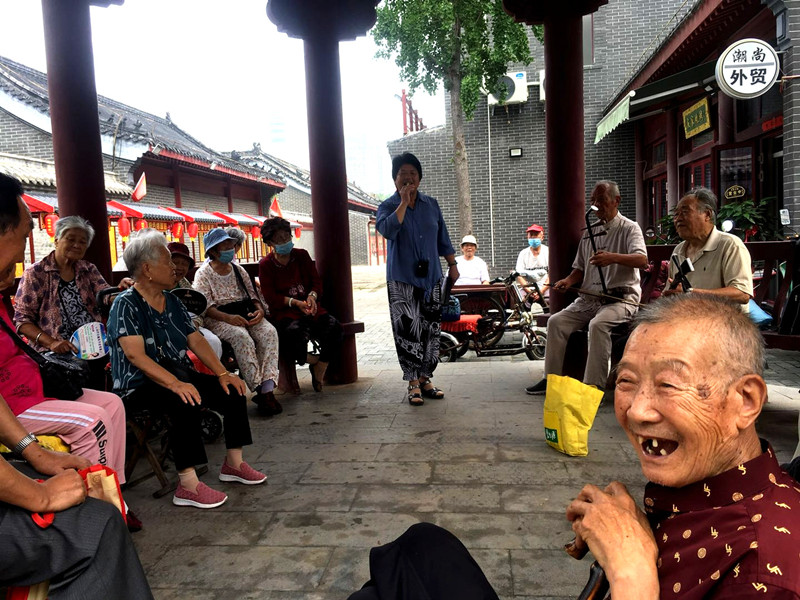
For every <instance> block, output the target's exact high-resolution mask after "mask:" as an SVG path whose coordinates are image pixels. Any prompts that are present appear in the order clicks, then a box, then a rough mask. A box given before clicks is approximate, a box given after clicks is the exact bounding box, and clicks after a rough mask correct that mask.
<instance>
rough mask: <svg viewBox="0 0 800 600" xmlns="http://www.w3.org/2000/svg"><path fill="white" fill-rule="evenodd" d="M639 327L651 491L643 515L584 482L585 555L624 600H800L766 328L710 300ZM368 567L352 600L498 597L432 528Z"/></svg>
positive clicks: (797, 507)
mask: <svg viewBox="0 0 800 600" xmlns="http://www.w3.org/2000/svg"><path fill="white" fill-rule="evenodd" d="M636 323H637V325H636V329H635V330H634V331H633V333H632V334H631V337H630V339H629V341H628V345H627V347H626V349H625V354H624V356H623V358H622V361H621V362H620V363H619V366H618V370H617V378H616V394H615V408H616V416H617V420H618V421H619V423H620V425H621V426H622V428H623V430H624V431H625V433H626V435H627V436H628V439H629V440H630V442H631V444H632V445H633V447H634V448H635V449H636V452H637V455H638V457H639V461H640V463H641V467H642V471H643V472H644V475H645V476H646V477H647V479H648V480H649V481H650V483H648V485H647V487H646V489H645V497H644V510H642V509H640V508H639V507H638V506H637V505H636V503H635V501H634V499H633V498H632V497H631V496H630V494H628V491H627V490H626V489H625V486H624V485H622V484H621V483H619V482H612V483H611V484H610V485H608V486H607V487H605V489H601V488H599V487H596V486H593V485H587V486H586V487H584V488H583V489H582V490H581V492H580V493H579V494H578V497H577V498H576V499H575V500H574V501H573V502H572V503H571V504H570V505H569V507H568V508H567V518H568V519H569V520H570V521H571V522H572V528H573V530H574V531H575V534H576V546H577V547H578V548H583V549H585V548H587V547H588V549H589V550H591V552H592V554H593V555H594V557H595V559H596V560H597V561H598V562H599V563H600V565H601V566H602V567H603V569H604V571H605V573H606V576H607V578H608V583H609V585H610V592H611V596H612V598H613V599H614V600H624V599H628V598H630V599H637V600H639V599H654V598H662V599H663V598H675V599H681V600H684V599H689V598H692V599H694V598H773V599H774V598H780V599H783V598H787V599H788V598H792V599H797V598H800V554H799V553H800V544H798V541H797V536H798V535H800V486H798V483H797V482H796V481H795V480H793V479H792V478H791V477H789V476H788V475H787V474H786V473H785V472H784V471H782V470H781V468H780V467H779V466H778V462H777V461H776V459H775V456H774V453H773V451H772V448H771V447H770V446H769V444H768V443H767V442H766V441H764V440H761V439H759V437H758V434H757V433H756V427H755V424H756V419H757V418H758V415H759V414H760V412H761V409H762V407H763V405H764V403H765V402H766V400H767V386H766V383H765V382H764V379H763V378H762V375H761V374H762V369H763V363H764V355H763V343H762V340H761V336H760V335H759V333H758V330H757V329H756V328H755V326H754V325H753V324H752V323H751V322H750V320H749V319H748V317H747V315H745V314H744V313H742V311H741V310H740V309H739V307H738V306H737V305H736V304H734V303H731V302H730V301H728V300H726V299H724V298H720V297H718V296H712V295H705V296H701V295H686V294H684V295H678V296H672V297H669V298H665V299H662V300H660V301H658V302H655V303H653V304H651V305H649V306H648V307H647V308H646V309H643V310H642V311H641V312H640V313H639V315H638V317H637V319H636ZM710 332H713V335H709V333H710ZM445 547H446V548H447V549H448V553H447V555H443V554H442V552H441V549H442V548H445ZM426 548H431V549H432V550H426ZM434 552H435V554H434ZM454 557H457V558H454ZM370 569H371V575H372V581H371V585H369V584H368V586H367V587H365V588H364V589H362V590H361V591H359V592H357V594H356V595H354V596H353V597H352V598H358V599H359V600H367V599H370V598H379V599H380V600H386V599H387V598H401V597H402V598H405V597H406V596H402V595H394V592H393V591H389V588H391V589H392V590H394V589H398V588H399V587H403V586H408V585H410V586H417V587H419V586H422V588H423V589H424V590H425V591H426V593H427V592H431V593H430V595H429V596H424V597H430V598H431V599H434V598H444V597H446V596H445V595H442V594H441V593H439V592H437V590H446V589H448V587H447V586H448V585H449V584H450V583H451V580H452V584H453V585H454V586H459V585H460V582H463V581H470V582H472V584H471V585H470V592H469V593H467V594H466V595H460V596H458V597H459V598H462V599H465V600H473V599H474V600H478V599H485V598H486V599H488V598H497V596H496V594H495V593H494V591H493V590H492V589H491V586H490V585H489V583H488V581H486V579H485V577H483V573H481V572H480V568H479V567H478V565H477V563H475V562H474V560H472V557H470V556H469V553H468V552H467V550H466V548H464V547H463V546H462V545H461V544H460V542H458V540H456V539H455V538H454V537H453V536H452V534H450V533H449V532H447V531H445V530H443V529H440V528H438V527H436V526H434V525H430V524H418V525H415V526H413V527H412V528H411V529H409V531H407V532H406V533H405V534H403V536H401V537H400V538H399V539H398V540H396V541H395V542H391V543H390V544H388V545H387V546H383V547H381V548H377V549H373V554H372V555H371V561H370ZM387 576H389V577H391V581H392V582H393V583H394V585H391V586H390V585H387V580H386V577H387ZM412 580H413V581H412ZM382 586H383V587H382ZM373 592H374V593H373ZM369 594H373V595H369ZM420 597H423V596H420Z"/></svg>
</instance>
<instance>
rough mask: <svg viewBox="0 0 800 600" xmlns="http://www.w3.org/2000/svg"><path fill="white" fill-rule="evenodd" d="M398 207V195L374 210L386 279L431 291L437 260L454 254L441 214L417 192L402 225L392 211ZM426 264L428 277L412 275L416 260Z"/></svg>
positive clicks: (438, 273) (437, 275) (436, 275)
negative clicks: (384, 244) (384, 245)
mask: <svg viewBox="0 0 800 600" xmlns="http://www.w3.org/2000/svg"><path fill="white" fill-rule="evenodd" d="M398 206H400V194H399V193H398V192H395V193H394V195H392V196H390V197H389V198H387V199H386V200H384V201H383V202H382V203H381V205H380V206H379V207H378V217H377V221H376V224H375V227H376V228H377V229H378V231H379V232H380V233H381V235H382V236H383V237H385V238H386V239H387V240H388V243H387V252H388V256H387V258H386V279H387V280H389V281H402V282H404V283H410V284H411V285H413V286H415V287H418V288H421V289H424V290H431V289H433V288H434V287H436V285H438V283H439V281H440V280H441V278H442V265H441V263H440V262H439V257H440V256H447V255H448V254H455V250H453V244H452V243H450V236H449V235H448V233H447V226H446V225H445V224H444V218H443V217H442V211H441V210H440V209H439V203H438V202H437V201H436V199H434V198H431V197H430V196H426V195H424V194H421V193H419V192H417V202H416V204H415V205H414V208H413V209H412V208H410V207H409V208H408V209H406V215H405V217H404V218H403V222H402V223H400V222H399V221H398V220H397V216H396V215H395V214H394V211H395V210H397V207H398ZM425 259H427V260H428V263H429V264H428V276H427V277H424V278H422V277H417V276H416V275H414V271H415V267H416V265H417V263H418V262H419V261H420V260H425Z"/></svg>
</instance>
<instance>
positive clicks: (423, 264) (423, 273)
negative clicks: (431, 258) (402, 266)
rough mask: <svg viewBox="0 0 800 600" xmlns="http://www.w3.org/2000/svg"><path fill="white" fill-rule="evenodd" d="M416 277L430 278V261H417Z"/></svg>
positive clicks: (424, 259)
mask: <svg viewBox="0 0 800 600" xmlns="http://www.w3.org/2000/svg"><path fill="white" fill-rule="evenodd" d="M414 275H415V276H416V277H427V276H428V259H427V258H422V259H420V260H418V261H417V264H416V266H415V267H414Z"/></svg>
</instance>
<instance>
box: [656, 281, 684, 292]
mask: <svg viewBox="0 0 800 600" xmlns="http://www.w3.org/2000/svg"><path fill="white" fill-rule="evenodd" d="M673 281H674V280H673V279H667V285H665V286H664V290H663V291H662V292H661V295H662V296H673V295H675V294H682V293H683V284H681V283H679V284H678V285H676V286H675V287H674V288H673V287H672V282H673Z"/></svg>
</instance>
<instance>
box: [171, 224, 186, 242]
mask: <svg viewBox="0 0 800 600" xmlns="http://www.w3.org/2000/svg"><path fill="white" fill-rule="evenodd" d="M169 232H170V233H171V234H172V238H173V239H175V240H178V239H180V237H181V236H182V235H183V221H175V222H174V223H173V224H172V227H170V228H169Z"/></svg>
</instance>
